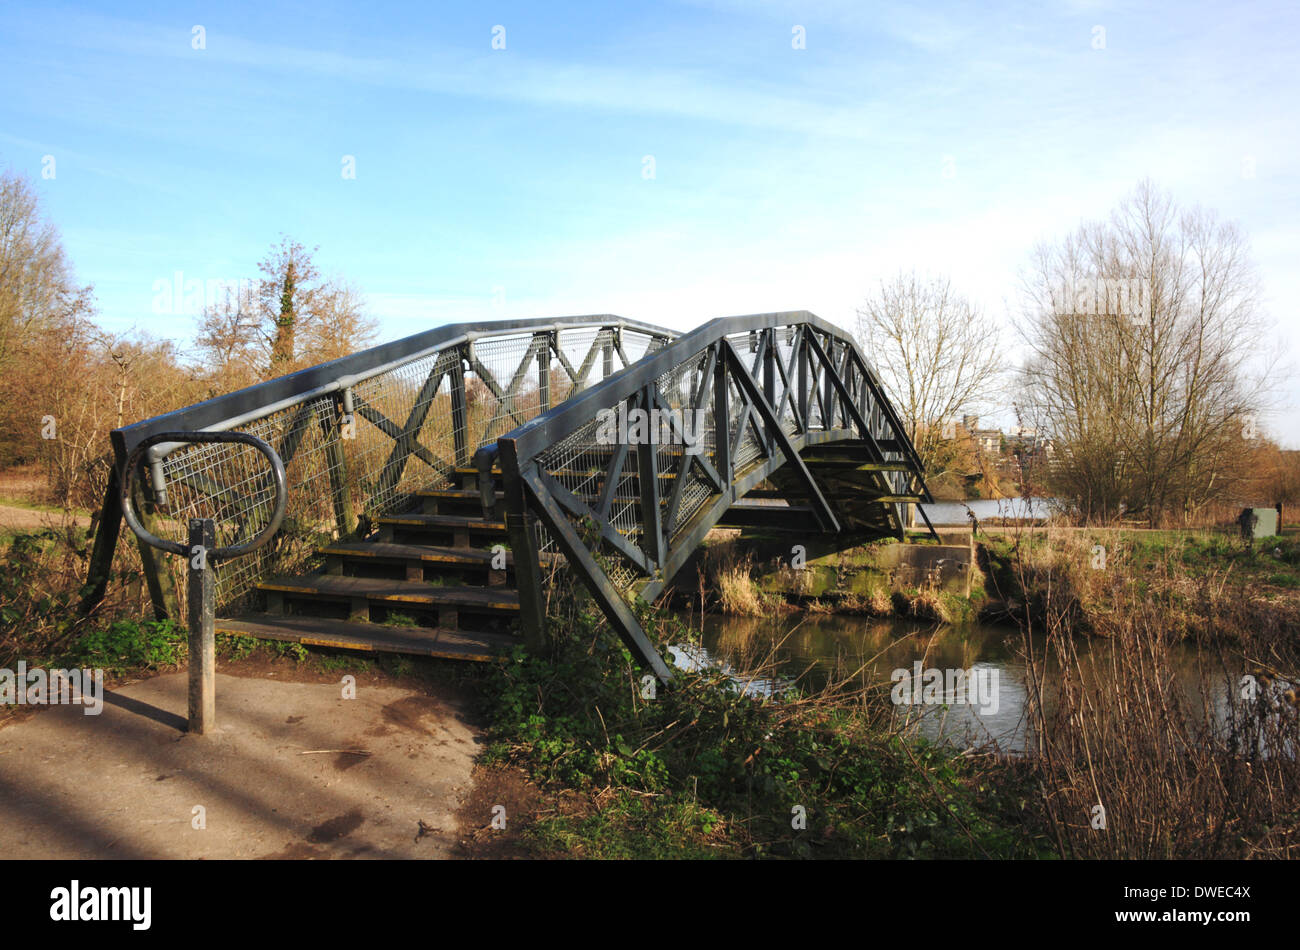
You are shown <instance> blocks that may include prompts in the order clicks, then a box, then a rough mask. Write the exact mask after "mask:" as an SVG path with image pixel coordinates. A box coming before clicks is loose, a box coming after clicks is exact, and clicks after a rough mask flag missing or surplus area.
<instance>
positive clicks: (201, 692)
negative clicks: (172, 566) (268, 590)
mask: <svg viewBox="0 0 1300 950" xmlns="http://www.w3.org/2000/svg"><path fill="white" fill-rule="evenodd" d="M216 547H217V530H216V526H215V525H214V524H213V522H212V519H211V518H191V519H190V545H189V558H190V565H189V589H188V593H189V626H190V637H189V641H190V664H189V665H190V709H189V712H190V724H189V731H190V732H192V733H193V734H195V735H199V736H201V735H203V734H204V733H206V732H208V731H210V730H211V729H213V728H215V727H216V724H217V723H216V720H217V696H216V690H217V680H216V643H215V633H214V630H215V627H216V615H215V609H216V608H215V603H214V602H215V600H216V588H217V584H216V565H215V563H214V562H213V561H212V560H211V557H210V555H211V552H212V551H214V550H215V549H216Z"/></svg>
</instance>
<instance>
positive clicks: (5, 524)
mask: <svg viewBox="0 0 1300 950" xmlns="http://www.w3.org/2000/svg"><path fill="white" fill-rule="evenodd" d="M69 520H70V521H71V522H72V523H73V524H76V525H79V526H80V527H83V528H88V527H90V517H89V516H88V515H65V514H64V513H63V512H62V511H40V510H38V509H34V508H19V507H17V506H16V505H0V531H3V530H5V529H8V530H10V531H28V530H31V529H33V528H61V527H62V526H63V525H64V524H65V523H67V521H69Z"/></svg>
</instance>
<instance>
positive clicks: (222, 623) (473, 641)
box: [215, 614, 519, 662]
mask: <svg viewBox="0 0 1300 950" xmlns="http://www.w3.org/2000/svg"><path fill="white" fill-rule="evenodd" d="M215 628H216V632H217V633H225V634H231V635H235V636H243V637H256V638H258V639H259V640H287V641H290V642H293V643H301V644H303V645H304V646H317V647H333V648H335V649H341V650H365V651H369V652H379V653H410V654H416V655H420V656H436V657H445V658H447V659H454V660H475V661H479V662H490V661H492V660H499V659H500V658H501V654H502V653H503V652H505V651H507V650H509V649H510V647H512V646H513V645H514V644H516V643H518V642H519V641H518V640H517V639H516V638H515V637H510V636H503V635H501V634H493V633H473V632H469V631H465V630H443V629H439V628H435V627H398V626H388V625H386V624H378V623H356V622H354V621H349V620H327V619H325V618H323V617H268V616H266V615H261V614H259V615H257V616H253V617H232V618H226V619H222V618H218V619H217V621H216V625H215Z"/></svg>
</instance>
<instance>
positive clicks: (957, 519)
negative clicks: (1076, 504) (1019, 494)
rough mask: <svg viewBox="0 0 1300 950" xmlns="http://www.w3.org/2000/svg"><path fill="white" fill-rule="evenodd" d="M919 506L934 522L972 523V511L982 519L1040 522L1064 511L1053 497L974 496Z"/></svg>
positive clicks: (941, 523)
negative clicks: (964, 499)
mask: <svg viewBox="0 0 1300 950" xmlns="http://www.w3.org/2000/svg"><path fill="white" fill-rule="evenodd" d="M920 507H921V509H922V510H923V511H924V512H925V514H926V517H928V518H929V519H930V523H931V524H934V525H958V524H959V525H969V524H970V514H974V515H975V517H976V518H978V519H979V520H980V521H989V520H1000V519H1006V520H1008V521H1041V520H1045V519H1047V518H1049V517H1051V516H1052V515H1053V514H1056V513H1058V512H1060V511H1061V510H1062V504H1061V502H1059V501H1057V500H1056V499H1054V498H1027V499H1026V498H996V499H995V498H975V499H972V500H970V501H941V502H936V503H935V504H933V505H921V506H920ZM967 509H969V510H970V514H968V513H967Z"/></svg>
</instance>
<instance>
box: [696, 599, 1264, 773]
mask: <svg viewBox="0 0 1300 950" xmlns="http://www.w3.org/2000/svg"><path fill="white" fill-rule="evenodd" d="M698 620H699V618H698V617H696V618H695V621H696V623H697V624H698ZM703 632H704V636H703V646H704V653H703V655H698V654H697V655H695V656H694V657H693V662H697V663H699V662H716V663H720V664H724V665H725V668H726V669H727V670H730V671H733V672H734V670H735V669H737V668H748V666H749V665H750V664H752V662H753V660H754V659H755V658H758V657H763V656H766V655H769V654H771V655H772V656H773V658H774V659H775V660H776V661H777V669H778V671H779V673H780V674H783V675H786V676H788V677H790V678H791V679H792V680H798V681H800V682H802V683H805V684H806V685H809V686H812V687H816V686H818V685H821V684H822V683H824V682H825V681H826V680H827V679H828V678H830V677H831V676H832V675H834V676H836V677H842V676H845V675H853V674H856V675H859V676H861V677H862V678H863V681H864V682H866V683H870V684H878V685H879V686H880V687H881V689H882V690H890V689H893V688H894V687H895V686H897V685H898V684H897V683H896V682H895V678H894V673H895V671H896V670H897V671H906V672H907V674H908V679H909V681H910V680H911V679H913V678H914V677H915V676H916V673H917V671H918V667H917V664H920V666H919V670H920V671H929V670H938V671H963V673H964V674H965V675H966V677H967V678H968V679H969V678H970V677H972V676H973V677H975V678H977V679H978V680H980V681H982V682H983V683H985V684H987V683H988V682H989V681H990V679H992V678H994V677H995V678H996V684H997V696H996V701H995V702H988V701H979V702H969V701H967V702H961V701H957V702H954V701H953V700H954V698H958V699H960V697H955V694H954V693H953V691H952V689H951V682H949V683H946V684H945V685H944V687H943V688H942V689H940V691H938V692H936V693H933V694H931V695H929V696H921V697H918V698H922V699H930V698H935V697H937V698H938V701H937V702H933V703H930V702H920V703H906V702H905V703H904V704H901V705H897V706H894V711H895V714H896V715H898V716H900V717H902V719H903V720H904V722H905V723H906V724H907V725H910V726H913V727H914V728H915V729H916V730H917V731H918V732H920V734H922V735H924V736H926V737H927V738H929V739H931V740H935V741H943V742H950V743H954V744H957V745H960V746H962V747H964V748H970V747H988V748H992V749H996V750H999V751H1003V752H1015V751H1023V750H1025V749H1026V748H1028V747H1029V746H1030V745H1032V744H1033V742H1034V736H1033V733H1032V730H1031V727H1030V723H1029V721H1028V717H1027V714H1026V707H1027V702H1028V696H1029V694H1028V690H1027V688H1026V658H1025V655H1024V645H1025V643H1024V638H1023V635H1022V634H1021V632H1020V631H1019V630H1018V629H1017V628H1015V627H1004V626H996V625H988V624H969V625H964V626H949V625H935V624H931V623H922V622H918V621H909V620H902V619H895V618H890V619H882V620H877V619H871V618H865V617H850V616H839V615H828V614H797V613H796V614H787V615H780V616H775V617H724V616H717V615H710V616H706V617H704V618H703ZM1033 648H1034V652H1035V655H1037V656H1038V657H1039V664H1038V667H1037V669H1038V673H1039V676H1040V677H1041V680H1042V684H1043V695H1044V701H1045V705H1046V707H1047V712H1048V714H1049V715H1051V714H1052V713H1053V712H1054V711H1055V706H1056V699H1055V697H1056V694H1057V685H1058V683H1059V681H1060V668H1059V666H1058V665H1056V664H1055V663H1053V662H1047V663H1045V664H1044V663H1042V662H1041V658H1042V655H1043V644H1042V643H1041V641H1034V647H1033ZM1078 650H1079V659H1080V663H1079V674H1080V675H1081V677H1082V683H1081V685H1082V686H1083V688H1084V689H1085V691H1088V690H1091V689H1093V688H1094V687H1095V685H1096V682H1097V680H1096V677H1100V676H1112V675H1114V670H1113V660H1114V654H1113V651H1112V649H1111V645H1110V644H1109V643H1108V642H1106V641H1082V640H1081V641H1078ZM1171 659H1172V661H1173V662H1172V665H1173V674H1174V678H1175V680H1176V685H1177V687H1178V691H1179V695H1180V696H1181V698H1182V700H1183V702H1184V707H1185V708H1186V709H1188V710H1193V711H1196V712H1197V717H1198V718H1199V717H1201V716H1202V715H1203V718H1202V719H1201V721H1203V722H1204V721H1209V722H1213V723H1214V724H1215V729H1216V730H1219V729H1222V728H1224V727H1225V726H1226V724H1227V722H1228V719H1229V717H1230V716H1231V715H1232V703H1231V694H1230V692H1229V690H1230V689H1231V688H1232V684H1235V683H1236V682H1237V680H1238V679H1239V678H1240V675H1241V671H1239V670H1229V669H1227V668H1225V667H1224V666H1223V664H1222V663H1221V662H1220V661H1219V660H1218V659H1217V658H1216V657H1211V656H1210V655H1209V654H1208V653H1204V652H1201V651H1198V650H1197V649H1195V648H1194V647H1192V646H1190V645H1187V646H1180V647H1177V648H1175V649H1174V652H1173V655H1172V657H1171ZM949 677H951V674H949ZM918 682H919V680H918ZM1142 688H1143V687H1142V685H1141V684H1138V685H1137V686H1136V687H1135V689H1137V690H1139V691H1140V690H1141V689H1142ZM945 690H946V692H945ZM896 698H900V697H898V696H897V695H896ZM901 698H904V699H906V698H907V693H906V692H904V693H903V694H902V697H901ZM967 698H970V697H967ZM977 698H978V697H977ZM1135 698H1137V699H1140V697H1135ZM945 699H946V700H947V702H948V704H947V705H946V706H945V705H943V702H944V700H945ZM1202 711H1203V712H1202Z"/></svg>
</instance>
